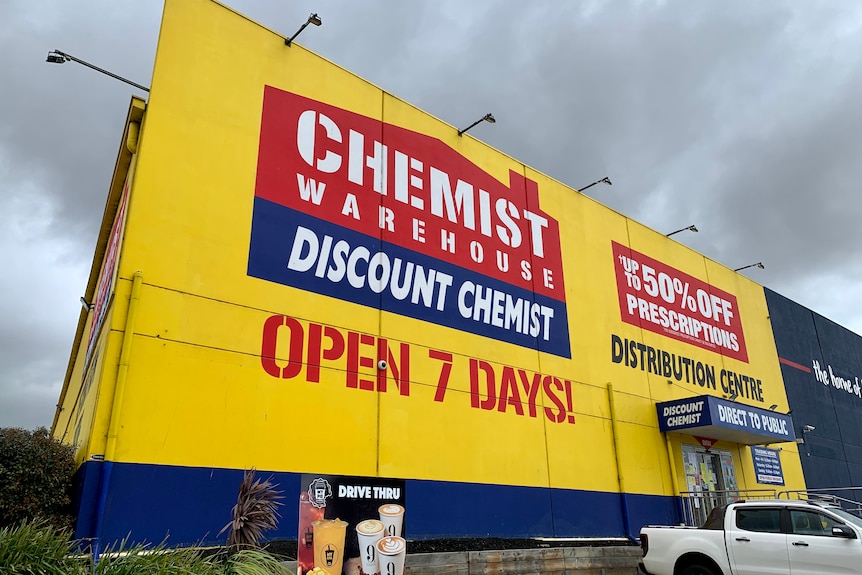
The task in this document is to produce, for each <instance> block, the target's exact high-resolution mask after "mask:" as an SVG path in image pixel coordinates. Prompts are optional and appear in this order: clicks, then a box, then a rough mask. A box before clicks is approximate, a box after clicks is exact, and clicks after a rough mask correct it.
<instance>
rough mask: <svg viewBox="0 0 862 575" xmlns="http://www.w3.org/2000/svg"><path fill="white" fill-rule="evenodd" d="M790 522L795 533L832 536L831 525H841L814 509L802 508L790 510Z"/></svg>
mask: <svg viewBox="0 0 862 575" xmlns="http://www.w3.org/2000/svg"><path fill="white" fill-rule="evenodd" d="M790 524H791V525H792V526H793V532H794V533H795V534H797V535H821V536H827V537H831V536H832V526H833V525H841V523H839V522H838V521H835V520H833V519H832V518H831V517H827V516H826V515H822V514H820V513H817V512H816V511H805V510H803V509H791V510H790Z"/></svg>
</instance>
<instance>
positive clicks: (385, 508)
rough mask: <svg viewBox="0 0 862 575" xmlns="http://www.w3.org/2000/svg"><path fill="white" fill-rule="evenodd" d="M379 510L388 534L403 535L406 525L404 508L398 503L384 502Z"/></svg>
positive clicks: (392, 535)
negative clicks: (403, 528)
mask: <svg viewBox="0 0 862 575" xmlns="http://www.w3.org/2000/svg"><path fill="white" fill-rule="evenodd" d="M377 511H378V512H379V513H380V521H381V522H382V523H383V525H384V526H385V527H386V535H388V536H390V537H401V532H402V527H403V526H404V508H403V507H401V506H400V505H398V504H397V503H384V504H383V505H381V506H380V507H379V508H378V509H377Z"/></svg>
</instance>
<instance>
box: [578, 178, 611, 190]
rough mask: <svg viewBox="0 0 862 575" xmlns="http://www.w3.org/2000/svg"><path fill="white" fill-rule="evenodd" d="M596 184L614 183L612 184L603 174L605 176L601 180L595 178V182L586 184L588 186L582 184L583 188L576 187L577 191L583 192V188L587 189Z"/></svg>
mask: <svg viewBox="0 0 862 575" xmlns="http://www.w3.org/2000/svg"><path fill="white" fill-rule="evenodd" d="M596 184H607V185H609V186H613V185H614V184H613V183H612V182H611V179H610V178H609V177H607V176H605V177H604V178H602V179H601V180H596V181H595V182H593V183H592V184H590V185H588V186H584V187H583V188H578V191H579V192H583V191H584V190H587V189H589V188H592V187H593V186H595V185H596Z"/></svg>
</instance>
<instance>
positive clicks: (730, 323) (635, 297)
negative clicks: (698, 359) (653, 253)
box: [612, 242, 748, 362]
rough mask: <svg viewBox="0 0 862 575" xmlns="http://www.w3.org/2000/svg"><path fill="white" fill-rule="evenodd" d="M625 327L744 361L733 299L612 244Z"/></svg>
mask: <svg viewBox="0 0 862 575" xmlns="http://www.w3.org/2000/svg"><path fill="white" fill-rule="evenodd" d="M612 244H613V253H614V269H615V272H616V279H617V293H618V295H619V303H620V315H621V317H622V320H623V321H625V322H626V323H629V324H632V325H636V326H639V327H642V328H644V329H648V330H650V331H652V332H655V333H660V334H662V335H667V336H669V337H673V338H675V339H678V340H681V341H685V342H688V343H691V344H693V345H697V346H699V347H702V348H704V349H708V350H711V351H715V352H718V353H721V354H722V355H726V356H729V357H733V358H735V359H739V360H741V361H745V362H747V361H748V352H747V350H746V348H745V337H744V336H743V333H742V322H741V321H740V318H739V313H738V308H737V303H736V296H734V295H731V294H729V293H727V292H725V291H723V290H720V289H718V288H716V287H715V286H712V285H709V284H708V283H706V282H703V281H701V280H699V279H697V278H695V277H693V276H690V275H688V274H687V273H685V272H683V271H681V270H678V269H676V268H673V267H671V266H668V265H666V264H664V263H662V262H660V261H658V260H654V259H653V258H651V257H649V256H647V255H644V254H641V253H639V252H636V251H634V250H632V249H629V248H627V247H626V246H623V245H622V244H618V243H617V242H612Z"/></svg>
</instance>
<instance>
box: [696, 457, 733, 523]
mask: <svg viewBox="0 0 862 575" xmlns="http://www.w3.org/2000/svg"><path fill="white" fill-rule="evenodd" d="M682 460H683V469H684V470H685V482H686V491H685V492H684V493H683V503H684V504H685V507H686V509H685V511H686V518H685V521H686V523H689V524H691V525H697V526H700V525H703V523H704V522H705V521H706V518H707V516H708V515H709V512H710V511H712V509H713V508H714V507H716V506H718V505H722V504H724V503H728V502H731V501H736V500H737V499H738V497H739V494H738V493H737V489H738V487H737V483H736V470H735V469H734V466H733V455H732V454H731V453H730V452H729V451H724V450H721V449H710V450H709V451H707V450H706V449H704V448H703V447H699V446H694V445H683V446H682Z"/></svg>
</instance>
